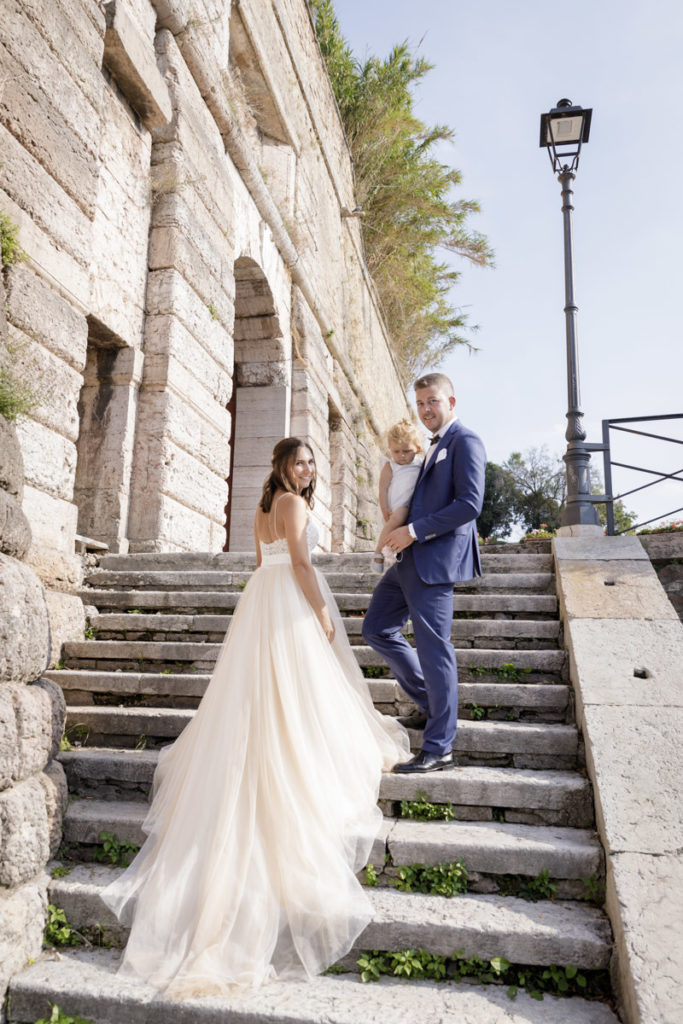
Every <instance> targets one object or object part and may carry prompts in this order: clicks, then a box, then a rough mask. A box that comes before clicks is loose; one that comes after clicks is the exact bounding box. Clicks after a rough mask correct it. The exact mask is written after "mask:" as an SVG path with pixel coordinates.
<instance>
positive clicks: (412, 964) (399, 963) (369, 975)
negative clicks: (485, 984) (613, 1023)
mask: <svg viewBox="0 0 683 1024" xmlns="http://www.w3.org/2000/svg"><path fill="white" fill-rule="evenodd" d="M356 963H357V964H358V966H359V967H360V978H361V981H363V982H367V981H379V979H380V978H381V976H382V975H383V974H390V975H394V976H395V977H399V978H431V979H433V980H434V981H440V980H441V979H442V978H444V977H445V976H446V964H447V960H446V957H442V956H437V955H435V954H433V953H428V952H427V950H426V949H402V950H400V951H398V952H396V953H381V952H380V951H379V950H377V949H374V950H372V952H367V953H362V954H361V956H360V957H359V958H358V960H357V961H356Z"/></svg>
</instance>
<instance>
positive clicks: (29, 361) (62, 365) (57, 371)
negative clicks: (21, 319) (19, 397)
mask: <svg viewBox="0 0 683 1024" xmlns="http://www.w3.org/2000/svg"><path fill="white" fill-rule="evenodd" d="M9 333H10V340H11V342H12V344H13V345H14V347H15V356H14V363H13V364H14V367H15V369H16V372H17V373H18V374H20V375H21V376H22V377H23V379H25V380H30V381H31V382H32V384H33V386H34V387H35V389H36V392H37V393H38V395H39V400H38V404H37V405H36V406H35V407H34V408H33V409H31V412H30V415H31V418H32V419H33V420H35V421H36V422H37V423H40V424H41V425H42V426H44V427H47V429H48V430H51V431H54V432H55V433H56V434H61V435H62V437H64V438H66V439H67V440H68V441H71V442H72V443H73V444H75V443H76V441H77V440H78V433H79V428H80V424H79V415H78V399H79V396H80V392H81V387H82V385H83V377H82V375H81V373H80V371H78V370H75V369H74V368H73V367H72V366H70V365H69V364H68V363H67V362H64V360H63V359H61V358H60V357H59V356H55V355H53V354H52V352H50V351H49V350H47V349H45V348H43V346H42V344H40V343H38V342H36V341H33V339H32V338H29V337H28V336H27V335H26V334H24V333H23V331H19V330H17V328H16V327H10V330H9Z"/></svg>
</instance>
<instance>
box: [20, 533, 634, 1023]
mask: <svg viewBox="0 0 683 1024" xmlns="http://www.w3.org/2000/svg"><path fill="white" fill-rule="evenodd" d="M314 561H315V562H316V564H317V565H318V567H319V568H320V569H321V570H322V571H323V572H324V573H325V575H326V577H327V579H328V582H329V583H330V586H331V587H332V589H333V591H334V592H335V596H336V598H337V602H338V604H339V607H340V610H341V612H342V615H343V616H344V622H345V626H346V629H347V632H348V635H349V638H350V640H351V643H352V644H353V645H354V651H355V653H356V655H357V658H358V662H359V664H360V665H361V666H362V667H363V669H364V671H365V674H366V675H367V676H368V683H369V686H370V690H371V693H372V696H373V699H374V701H375V704H376V705H377V706H378V707H379V708H380V709H381V710H382V711H384V712H385V713H387V714H405V713H408V712H409V711H410V710H411V709H412V705H411V704H410V702H409V700H408V699H407V698H406V696H405V695H404V694H403V693H402V691H401V689H400V687H399V686H398V684H397V683H396V681H395V680H393V679H391V678H390V677H389V675H388V670H387V669H386V666H384V664H383V662H382V660H381V658H380V657H379V656H378V655H377V654H376V653H375V652H374V651H372V650H371V649H370V648H369V647H367V646H365V645H364V644H363V641H362V637H361V624H362V615H363V612H364V610H365V609H366V608H367V605H368V602H369V599H370V592H371V590H372V587H373V586H374V585H375V584H376V582H377V576H376V575H374V574H373V573H372V572H371V571H370V570H369V565H370V556H369V555H367V554H345V555H319V556H317V557H315V559H314ZM483 561H484V573H485V575H484V577H483V579H482V580H481V581H479V582H478V583H476V584H470V585H464V586H458V587H456V589H455V593H454V618H453V631H452V636H453V640H454V643H455V646H456V648H457V654H458V665H459V672H460V695H459V698H460V723H459V728H458V733H457V738H456V745H455V751H456V754H457V761H458V765H459V767H457V768H455V769H453V770H451V771H445V772H441V773H435V774H432V775H427V776H422V777H419V776H400V775H386V776H384V777H383V779H382V784H381V789H380V805H381V807H382V810H383V813H384V826H383V829H382V832H381V834H380V835H379V836H378V838H377V840H376V842H375V846H374V848H373V851H372V855H371V863H372V864H373V866H374V874H376V876H377V880H378V884H377V886H376V887H373V888H371V889H369V893H370V895H371V899H372V902H373V905H374V909H375V916H374V919H373V921H372V922H371V924H370V925H369V926H368V928H367V929H366V931H365V932H364V933H363V935H362V936H361V937H360V939H359V942H358V948H357V950H356V951H355V952H353V953H352V954H351V955H350V956H349V957H347V959H346V961H345V962H344V964H343V965H342V967H344V968H346V969H347V971H348V972H349V973H346V974H342V975H339V976H336V975H335V976H329V975H328V976H323V977H321V978H319V979H316V981H314V982H313V983H311V984H302V983H284V982H283V983H281V984H278V985H274V986H268V987H266V988H265V989H263V990H261V991H260V992H257V993H254V994H251V995H249V996H240V997H236V998H235V999H234V1000H228V999H224V998H223V999H218V998H211V999H205V1000H198V1001H194V1002H193V1003H192V1004H191V1007H192V1009H191V1010H190V1009H189V1007H190V1004H182V1005H181V1004H177V1005H176V1004H172V1003H169V1002H164V1001H163V1000H160V999H158V998H156V997H153V996H152V994H151V992H150V991H149V990H147V989H146V988H144V987H137V986H132V985H127V984H123V983H121V982H120V981H119V980H117V979H114V978H113V977H112V975H113V972H114V971H115V968H116V961H117V955H118V954H117V951H116V950H112V949H109V948H85V949H83V948H80V949H78V950H76V951H70V952H69V953H68V954H64V953H60V954H59V955H58V956H55V955H54V954H51V953H50V952H47V953H45V954H44V955H43V957H42V958H41V960H40V961H38V962H37V963H36V964H34V965H32V966H31V967H29V968H27V969H26V970H25V971H24V972H23V973H22V974H21V975H19V976H17V977H16V978H15V979H14V982H13V985H12V989H11V1000H12V1001H11V1019H12V1020H14V1021H17V1022H29V1021H34V1020H36V1019H37V1018H38V1017H40V1016H45V1012H46V1008H47V1003H49V1002H52V1003H55V1002H56V1003H59V1005H60V1006H62V1007H63V1008H64V1009H65V1010H67V1011H68V1012H69V1013H73V1014H75V1013H76V1012H78V1013H80V1014H82V1015H83V1016H85V1017H86V1018H91V1019H93V1020H95V1021H96V1022H97V1024H110V1022H111V1024H120V1022H121V1021H124V1020H125V1021H126V1022H127V1024H128V1022H131V1024H132V1022H140V1024H142V1022H145V1024H147V1022H150V1021H156V1020H157V1019H158V1020H159V1021H161V1020H162V1019H163V1020H164V1022H169V1021H170V1022H171V1024H173V1022H175V1021H178V1022H180V1021H185V1020H190V1019H191V1020H192V1021H195V1020H196V1021H202V1022H203V1021H205V1020H206V1021H213V1020H214V1019H215V1020H216V1021H217V1020H218V1019H220V1020H221V1021H235V1022H237V1021H239V1022H246V1021H249V1022H254V1024H255V1022H256V1021H262V1022H268V1024H275V1022H280V1021H282V1022H284V1021H287V1022H291V1024H295V1022H296V1024H314V1022H315V1024H317V1022H322V1021H325V1022H328V1024H365V1022H368V1024H372V1022H375V1021H377V1022H379V1021H382V1022H383V1024H384V1022H386V1020H387V1019H391V1018H392V1017H393V1018H394V1019H395V1020H396V1021H397V1022H402V1021H406V1022H407V1021H409V1020H410V1021H413V1020H418V1021H421V1022H426V1024H431V1022H434V1024H436V1022H441V1021H443V1022H445V1021H451V1020H453V1021H456V1020H457V1021H458V1022H462V1024H468V1022H472V1024H475V1022H476V1024H497V1022H498V1021H501V1022H502V1021H512V1020H514V1021H520V1022H521V1021H529V1022H549V1024H564V1022H566V1024H609V1022H612V1024H614V1022H615V1021H616V1020H617V1018H616V1017H615V1016H614V1014H613V1013H612V1011H611V1010H610V1009H609V1007H608V1006H607V1005H606V1004H605V1003H604V1002H599V1001H591V1000H587V999H582V998H578V997H576V996H573V997H571V998H566V999H556V998H555V997H554V996H550V995H546V996H545V998H544V1000H543V1001H542V1002H539V1001H537V1000H535V999H532V998H530V997H529V995H528V994H527V993H526V992H523V991H521V990H520V992H519V994H518V995H517V997H516V999H515V1001H514V1002H512V1001H511V1000H510V999H509V998H508V995H507V992H506V988H505V987H503V986H501V985H492V984H487V985H470V984H468V985H456V984H455V983H454V982H452V981H448V982H438V983H437V982H428V981H410V980H403V979H395V978H384V979H383V980H382V981H381V982H379V983H375V984H365V985H362V984H361V983H360V981H359V978H358V974H357V971H358V968H357V966H356V960H357V959H358V956H359V953H360V951H362V950H387V951H399V950H404V949H426V950H428V951H429V952H430V953H433V954H438V955H439V956H447V957H450V956H452V954H453V953H454V951H464V953H461V955H465V956H467V957H473V956H477V957H480V958H481V959H482V960H484V961H487V962H488V961H489V960H491V959H492V958H494V957H505V958H507V960H509V961H510V962H511V963H513V964H520V965H527V966H530V967H532V968H533V967H549V966H550V965H552V964H554V965H558V966H561V967H562V966H566V965H572V966H574V967H576V968H578V969H579V970H580V971H581V972H582V973H584V974H586V972H588V975H587V976H588V977H589V979H590V978H591V977H597V975H593V974H592V972H600V971H605V970H607V969H608V968H609V965H610V957H611V932H610V927H609V922H608V920H607V918H606V916H605V915H604V913H603V911H602V909H600V908H599V907H598V906H596V905H594V904H593V903H592V902H591V897H593V898H594V897H595V895H596V893H598V892H599V891H600V888H601V882H602V878H603V854H602V849H601V847H600V844H599V842H598V839H597V837H596V834H595V832H594V831H593V821H594V819H593V804H592V795H591V790H590V785H589V783H588V781H587V779H586V778H585V775H584V773H583V772H582V770H581V766H582V750H581V738H580V736H579V734H578V732H577V729H576V726H575V724H574V720H573V711H572V693H571V689H570V687H569V686H568V684H567V681H566V655H565V653H564V651H563V650H562V649H561V646H560V640H561V637H560V624H559V621H558V617H557V599H556V596H555V590H554V577H553V573H552V559H551V556H550V554H549V553H548V552H547V551H546V552H543V551H541V553H534V554H530V553H528V551H526V550H525V549H524V548H523V547H521V546H514V545H505V546H504V547H502V546H501V547H500V548H492V549H490V550H487V553H486V554H485V555H484V558H483ZM254 565H255V561H254V558H253V556H249V555H242V554H219V555H202V554H145V555H130V556H119V555H107V556H104V557H102V558H101V559H100V560H99V565H98V566H97V567H96V568H94V569H93V570H92V571H91V572H90V573H89V575H88V576H87V579H86V587H85V589H84V590H83V592H82V597H83V600H84V603H85V605H86V608H87V611H88V615H89V622H90V628H89V630H88V631H87V633H88V636H90V639H85V640H83V641H79V642H74V643H69V644H66V645H65V648H64V652H63V667H60V668H59V669H55V670H53V671H51V672H49V673H47V674H48V675H49V676H50V677H51V678H52V679H54V680H56V681H57V682H59V684H60V685H61V687H62V689H63V691H64V695H65V698H66V702H67V705H68V716H67V736H68V738H69V739H70V741H71V744H72V749H71V750H68V751H64V752H63V753H62V754H61V755H60V759H61V760H62V763H63V765H64V768H65V770H66V773H67V778H68V782H69V792H70V796H71V801H70V805H69V808H68V811H67V815H66V819H65V823H64V849H65V851H67V852H68V854H69V855H70V856H71V857H72V858H73V859H75V860H76V861H77V863H76V864H75V865H67V868H68V867H71V870H70V871H69V873H68V874H64V875H63V876H61V877H55V878H53V880H52V883H51V887H50V900H51V902H52V903H53V904H55V905H57V906H59V907H61V908H63V909H64V911H65V913H66V917H67V920H68V921H69V923H70V924H71V925H72V926H73V927H74V928H77V929H79V931H85V932H86V934H88V935H92V934H93V933H94V932H95V931H97V932H98V933H99V935H100V936H101V937H104V939H105V941H106V942H113V943H116V944H119V943H120V942H121V941H123V940H124V939H125V933H123V932H122V930H121V928H120V927H119V925H118V923H117V922H116V921H115V919H114V918H113V917H112V916H111V915H110V914H109V912H108V911H107V910H106V908H105V907H104V906H103V904H102V903H101V901H100V899H99V891H100V889H101V888H102V887H103V885H104V884H106V882H107V881H109V880H110V879H111V877H112V871H117V870H120V869H118V868H113V867H107V866H104V865H101V864H94V863H92V857H93V851H94V850H95V848H96V846H97V844H98V843H100V842H101V833H102V832H103V831H106V832H110V833H114V834H115V835H116V837H117V838H118V840H119V841H121V842H130V843H135V844H139V843H140V842H141V841H142V832H141V823H142V820H143V817H144V815H145V811H146V801H147V798H148V794H149V790H150V786H151V782H152V776H153V773H154V768H155V765H156V760H157V754H158V748H159V747H160V746H162V745H163V744H165V743H168V742H169V741H170V740H172V739H173V738H174V737H176V736H177V735H178V734H179V733H180V732H181V731H182V729H183V728H184V726H185V724H186V723H187V722H188V721H189V719H190V717H191V716H192V714H193V709H194V708H195V707H196V706H197V704H198V703H199V700H200V699H201V696H202V694H203V692H204V690H205V688H206V686H207V684H208V681H209V678H210V674H211V670H212V666H213V663H214V661H215V658H216V655H217V652H218V649H219V646H220V641H221V640H222V638H223V635H224V632H225V630H226V629H227V628H228V627H229V625H230V621H231V613H232V611H233V609H234V607H235V605H236V603H237V600H238V598H239V595H240V592H241V590H242V589H243V587H244V585H245V583H246V581H247V579H248V578H249V575H250V573H251V572H252V571H253V569H254ZM409 629H410V626H408V631H409ZM411 741H412V744H413V746H414V747H415V748H419V746H420V734H419V733H417V732H414V733H413V734H412V736H411ZM425 800H426V801H428V802H429V803H431V804H450V805H451V812H452V818H453V820H429V821H420V820H411V819H409V818H406V817H402V816H401V804H402V802H404V801H425ZM459 860H462V861H463V862H464V864H465V866H466V868H467V872H468V875H469V879H468V887H467V892H466V893H465V894H462V895H459V896H455V897H453V898H446V897H444V896H438V895H431V894H423V893H421V892H405V891H399V890H398V889H397V888H396V887H395V886H393V885H392V882H394V881H395V880H396V877H397V875H398V872H399V870H400V867H401V866H406V865H415V864H421V865H428V866H434V865H437V864H444V863H445V864H451V863H455V862H457V861H459ZM57 874H58V875H60V874H61V873H60V872H57ZM539 876H540V877H539ZM529 895H535V896H541V897H545V898H541V899H540V900H538V901H536V902H532V901H530V900H529V899H528V898H522V897H525V896H526V897H528V896H529ZM548 896H551V897H552V898H550V899H549V898H547V897H548ZM171 898H172V897H171ZM188 1014H189V1016H188Z"/></svg>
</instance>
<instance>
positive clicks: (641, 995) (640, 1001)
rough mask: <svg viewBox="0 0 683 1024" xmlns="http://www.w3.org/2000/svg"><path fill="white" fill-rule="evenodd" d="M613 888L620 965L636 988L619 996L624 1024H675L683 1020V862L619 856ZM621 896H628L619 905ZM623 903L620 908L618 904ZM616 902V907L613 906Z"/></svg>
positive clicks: (611, 897)
mask: <svg viewBox="0 0 683 1024" xmlns="http://www.w3.org/2000/svg"><path fill="white" fill-rule="evenodd" d="M611 872H612V876H613V877H612V879H611V880H610V879H608V885H607V909H608V911H609V913H610V917H611V919H612V921H619V924H618V926H617V927H616V928H615V944H616V957H617V961H618V962H619V963H620V964H621V965H622V966H623V967H624V968H625V970H624V971H622V972H621V974H620V976H621V977H622V978H623V977H624V975H625V974H626V973H627V976H628V977H629V981H630V984H629V985H628V988H626V987H625V986H624V987H622V990H621V991H620V992H619V997H620V1003H621V1004H622V1006H623V1007H624V1009H625V1014H624V1019H625V1020H628V1021H642V1022H643V1024H645V1022H647V1024H671V1022H673V1021H675V1020H678V1019H679V1018H680V1009H681V1003H680V985H679V983H678V952H679V950H680V947H681V942H683V861H681V858H680V855H678V856H675V855H671V856H670V855H666V856H642V855H640V854H632V853H617V854H615V855H614V856H613V858H612V863H611ZM617 893H622V894H627V898H623V899H619V897H618V896H617V895H616V894H617ZM617 901H618V902H617ZM613 902H615V903H616V905H615V906H612V903H613Z"/></svg>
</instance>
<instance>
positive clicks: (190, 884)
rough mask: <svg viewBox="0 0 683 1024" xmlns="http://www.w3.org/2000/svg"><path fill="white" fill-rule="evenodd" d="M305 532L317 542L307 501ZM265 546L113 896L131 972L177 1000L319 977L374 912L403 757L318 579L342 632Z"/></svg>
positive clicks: (402, 737) (403, 742)
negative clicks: (370, 874) (362, 877)
mask: <svg viewBox="0 0 683 1024" xmlns="http://www.w3.org/2000/svg"><path fill="white" fill-rule="evenodd" d="M306 536H307V542H308V546H309V550H312V548H313V547H314V546H315V544H316V542H317V530H316V528H315V525H314V523H313V521H312V520H311V518H310V516H309V519H308V526H307V529H306ZM261 553H262V564H261V566H260V568H258V569H257V570H256V572H254V574H253V575H252V577H251V578H250V580H249V582H248V583H247V586H246V588H245V590H244V593H243V594H242V596H241V598H240V600H239V602H238V605H237V608H236V610H235V614H234V616H233V621H232V625H231V628H230V630H229V633H228V634H227V635H226V638H225V640H224V642H223V646H222V648H221V651H220V653H219V656H218V660H217V662H216V667H215V670H214V673H213V676H212V678H211V681H210V683H209V686H208V688H207V690H206V693H205V695H204V697H203V699H202V702H201V704H200V706H199V708H198V710H197V712H196V714H195V715H194V717H193V719H192V721H191V722H190V723H189V724H188V726H187V727H186V728H185V730H184V731H183V732H182V733H181V735H180V736H179V737H178V739H177V740H176V741H175V743H173V744H172V745H171V746H168V747H165V748H164V749H162V750H161V752H160V755H159V763H158V767H157V769H156V773H155V776H154V787H153V801H152V804H151V807H150V809H149V812H148V814H147V817H146V819H145V821H144V824H143V828H144V830H145V832H146V833H147V835H148V838H147V839H146V841H145V843H144V845H143V847H142V849H141V850H140V852H139V853H138V855H137V857H136V858H135V860H134V861H133V863H132V864H131V866H130V867H129V868H128V869H127V870H126V871H125V872H124V873H123V874H122V875H120V876H119V877H118V878H117V880H116V881H114V882H113V883H112V884H111V885H109V886H108V887H107V888H106V889H105V891H104V894H103V899H104V902H105V903H106V904H107V906H109V907H110V908H111V909H112V910H113V911H114V912H115V913H116V915H117V917H119V919H120V920H121V921H122V923H124V924H126V925H129V926H131V932H130V938H129V940H128V944H127V947H126V950H125V953H124V956H123V960H122V964H121V968H120V971H121V972H122V973H123V974H125V975H126V976H128V977H130V978H132V979H135V980H138V981H145V982H147V983H148V984H150V985H152V986H153V987H154V988H155V989H156V990H163V991H164V992H165V993H166V994H168V995H170V996H173V997H176V998H187V997H190V996H196V995H207V994H213V993H219V992H227V991H232V990H234V987H235V986H239V987H257V986H258V985H260V984H262V983H264V982H265V981H268V980H270V979H273V978H279V977H287V976H298V977H302V976H312V975H315V974H317V973H319V972H320V971H322V970H324V969H325V968H326V967H328V966H329V965H330V964H332V963H334V962H335V961H336V960H337V959H339V958H340V957H341V956H343V955H344V954H345V953H346V952H348V950H349V949H350V948H351V946H352V945H353V943H354V941H355V939H356V938H357V937H358V935H359V934H360V932H361V931H362V930H363V928H364V927H365V925H366V924H367V923H368V921H369V920H370V917H371V906H370V902H369V900H368V897H367V895H366V894H365V892H364V891H363V888H362V887H361V885H360V884H359V882H358V880H357V878H356V872H358V871H359V870H360V869H361V868H362V867H363V866H364V865H365V863H366V860H367V857H368V854H369V852H370V848H371V846H372V842H373V839H374V838H375V836H376V835H377V833H378V830H379V827H380V824H381V819H382V815H381V812H380V810H379V808H378V806H377V797H378V790H379V782H380V775H381V772H382V771H383V770H389V769H390V768H391V767H392V766H393V765H394V764H396V763H397V762H399V761H405V760H407V759H408V757H409V756H410V753H409V745H408V738H407V734H406V733H405V730H403V728H402V727H401V726H400V725H399V724H398V723H397V722H395V721H393V720H392V719H390V718H387V717H385V716H383V715H381V714H379V712H377V711H376V710H375V708H374V707H373V705H372V701H371V699H370V695H369V691H368V687H367V684H366V682H365V680H364V678H363V676H362V673H361V671H360V669H359V668H358V665H357V663H356V660H355V658H354V656H353V652H352V650H351V647H350V646H349V642H348V640H347V638H346V632H345V630H344V625H343V622H342V619H341V617H340V615H339V612H338V610H337V607H336V604H335V602H334V598H333V597H332V594H331V592H330V590H329V587H328V586H327V583H326V581H325V579H324V577H323V576H322V575H321V574H320V573H319V572H318V573H317V577H318V583H319V586H320V589H321V591H322V593H323V597H324V598H325V601H326V603H327V606H328V608H329V609H330V612H331V615H332V620H333V623H334V626H335V631H336V633H335V639H334V643H333V644H330V643H329V641H328V640H327V638H326V636H325V634H324V632H323V629H322V627H321V626H320V623H319V622H318V619H317V618H316V616H315V614H314V613H313V610H312V608H311V606H310V604H309V603H308V601H307V600H306V597H305V596H304V593H303V591H302V590H301V588H300V586H299V584H298V582H297V579H296V576H295V575H294V571H293V569H292V564H291V560H290V556H289V550H288V546H287V542H286V541H285V540H276V541H274V542H273V543H270V544H266V543H261Z"/></svg>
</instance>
